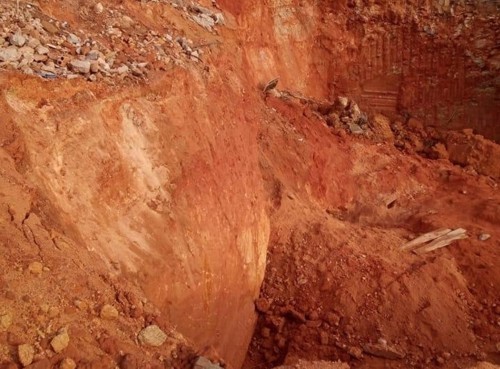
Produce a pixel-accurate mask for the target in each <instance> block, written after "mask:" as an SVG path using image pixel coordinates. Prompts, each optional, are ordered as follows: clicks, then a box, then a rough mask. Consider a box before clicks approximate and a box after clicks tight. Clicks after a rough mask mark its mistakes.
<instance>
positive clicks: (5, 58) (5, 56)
mask: <svg viewBox="0 0 500 369" xmlns="http://www.w3.org/2000/svg"><path fill="white" fill-rule="evenodd" d="M20 58H21V53H20V52H19V51H18V50H17V47H15V46H9V47H7V48H1V49H0V62H15V61H18V60H19V59H20Z"/></svg>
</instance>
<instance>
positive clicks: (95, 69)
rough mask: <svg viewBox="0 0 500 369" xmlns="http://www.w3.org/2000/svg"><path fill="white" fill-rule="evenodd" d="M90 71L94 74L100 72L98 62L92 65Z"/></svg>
mask: <svg viewBox="0 0 500 369" xmlns="http://www.w3.org/2000/svg"><path fill="white" fill-rule="evenodd" d="M90 71H91V72H92V73H97V72H99V63H98V62H96V61H93V62H91V63H90Z"/></svg>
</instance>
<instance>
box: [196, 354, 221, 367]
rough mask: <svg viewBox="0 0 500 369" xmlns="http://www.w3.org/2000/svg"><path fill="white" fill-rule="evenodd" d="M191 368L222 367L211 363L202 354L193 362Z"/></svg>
mask: <svg viewBox="0 0 500 369" xmlns="http://www.w3.org/2000/svg"><path fill="white" fill-rule="evenodd" d="M193 369H222V367H221V366H219V365H217V364H214V363H212V362H211V361H210V360H208V359H207V358H206V357H204V356H199V357H198V358H197V359H196V361H195V362H194V366H193Z"/></svg>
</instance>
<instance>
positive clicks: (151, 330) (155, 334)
mask: <svg viewBox="0 0 500 369" xmlns="http://www.w3.org/2000/svg"><path fill="white" fill-rule="evenodd" d="M137 337H138V339H139V342H140V343H141V344H143V345H146V346H154V347H158V346H161V345H163V343H164V342H165V341H166V339H167V334H166V333H165V332H163V331H162V330H161V329H160V327H158V326H157V325H150V326H148V327H146V328H144V329H143V330H142V331H140V332H139V335H138V336H137Z"/></svg>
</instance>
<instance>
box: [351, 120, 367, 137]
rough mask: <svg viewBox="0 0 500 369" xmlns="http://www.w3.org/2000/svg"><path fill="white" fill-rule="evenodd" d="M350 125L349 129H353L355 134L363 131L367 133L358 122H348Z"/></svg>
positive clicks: (360, 133)
mask: <svg viewBox="0 0 500 369" xmlns="http://www.w3.org/2000/svg"><path fill="white" fill-rule="evenodd" d="M348 126H349V131H351V133H352V134H353V135H362V134H363V133H365V131H363V128H361V127H360V126H359V125H358V124H356V123H348Z"/></svg>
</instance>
